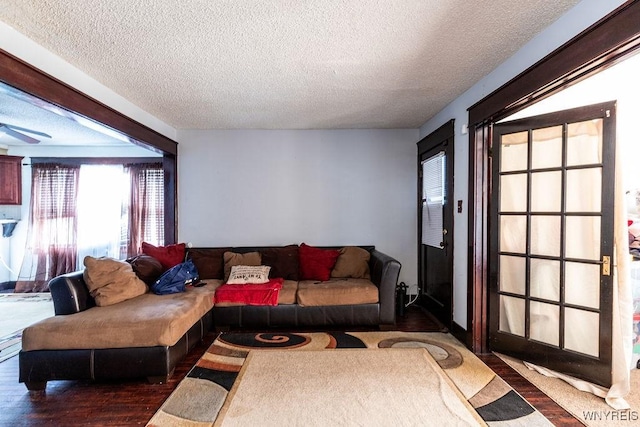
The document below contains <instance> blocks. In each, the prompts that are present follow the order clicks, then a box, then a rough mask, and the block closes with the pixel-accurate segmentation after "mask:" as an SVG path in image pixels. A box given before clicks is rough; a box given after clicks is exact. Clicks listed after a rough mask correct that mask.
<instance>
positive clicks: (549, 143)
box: [531, 126, 562, 169]
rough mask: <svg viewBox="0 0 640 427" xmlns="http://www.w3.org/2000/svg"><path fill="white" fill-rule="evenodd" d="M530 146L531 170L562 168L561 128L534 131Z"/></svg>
mask: <svg viewBox="0 0 640 427" xmlns="http://www.w3.org/2000/svg"><path fill="white" fill-rule="evenodd" d="M531 144H532V145H531V168H532V169H542V168H553V167H560V166H562V126H554V127H550V128H544V129H536V130H534V131H533V132H532V143H531Z"/></svg>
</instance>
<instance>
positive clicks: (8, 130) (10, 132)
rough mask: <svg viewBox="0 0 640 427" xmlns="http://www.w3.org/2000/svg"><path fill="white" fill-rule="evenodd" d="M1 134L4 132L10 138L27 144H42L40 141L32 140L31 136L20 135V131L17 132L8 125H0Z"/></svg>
mask: <svg viewBox="0 0 640 427" xmlns="http://www.w3.org/2000/svg"><path fill="white" fill-rule="evenodd" d="M0 132H4V133H6V134H7V135H9V136H12V137H14V138H16V139H19V140H20V141H23V142H26V143H27V144H38V143H39V142H40V140H39V139H35V138H31V137H30V136H28V135H25V134H23V133H20V132H18V131H15V130H13V129H11V128H10V127H8V126H6V125H0Z"/></svg>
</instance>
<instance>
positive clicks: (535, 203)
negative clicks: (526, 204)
mask: <svg viewBox="0 0 640 427" xmlns="http://www.w3.org/2000/svg"><path fill="white" fill-rule="evenodd" d="M561 197H562V172H560V171H558V172H537V173H532V174H531V211H532V212H560V207H561V205H562V199H561Z"/></svg>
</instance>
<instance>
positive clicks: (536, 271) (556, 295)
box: [530, 259, 560, 301]
mask: <svg viewBox="0 0 640 427" xmlns="http://www.w3.org/2000/svg"><path fill="white" fill-rule="evenodd" d="M530 274H531V285H530V286H531V290H530V293H531V296H532V297H535V298H543V299H547V300H550V301H560V261H551V260H547V259H532V260H531V273H530Z"/></svg>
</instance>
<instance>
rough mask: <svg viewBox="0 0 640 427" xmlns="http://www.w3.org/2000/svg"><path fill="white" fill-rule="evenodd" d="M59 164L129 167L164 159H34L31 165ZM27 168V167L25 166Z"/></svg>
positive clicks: (160, 161) (158, 161)
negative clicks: (129, 165)
mask: <svg viewBox="0 0 640 427" xmlns="http://www.w3.org/2000/svg"><path fill="white" fill-rule="evenodd" d="M40 163H58V164H61V165H65V166H79V165H128V164H143V163H162V157H32V158H31V164H32V165H35V164H40ZM23 166H27V165H23Z"/></svg>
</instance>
